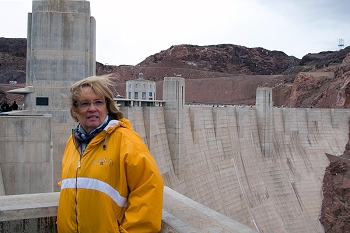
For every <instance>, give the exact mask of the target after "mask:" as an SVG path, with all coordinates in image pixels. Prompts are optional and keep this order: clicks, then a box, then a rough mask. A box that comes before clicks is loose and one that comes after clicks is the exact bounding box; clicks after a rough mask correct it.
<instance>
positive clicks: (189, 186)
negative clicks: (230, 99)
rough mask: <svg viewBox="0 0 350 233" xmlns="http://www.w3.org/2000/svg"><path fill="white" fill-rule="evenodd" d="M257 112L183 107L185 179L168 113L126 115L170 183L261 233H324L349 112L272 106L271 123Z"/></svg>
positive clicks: (151, 110) (143, 110)
mask: <svg viewBox="0 0 350 233" xmlns="http://www.w3.org/2000/svg"><path fill="white" fill-rule="evenodd" d="M265 107H266V106H265ZM257 108H259V107H255V106H228V107H213V106H206V105H185V106H184V108H183V110H182V112H181V114H183V118H182V119H183V122H182V124H183V127H182V128H183V133H182V135H181V137H182V139H183V140H182V141H183V143H184V145H183V147H184V156H181V157H179V159H180V160H182V161H180V162H179V163H176V166H178V165H179V164H181V166H182V167H181V168H180V171H181V174H176V172H175V171H174V166H173V165H174V164H173V161H174V160H173V158H172V156H171V154H170V153H171V152H170V151H171V150H170V149H169V148H170V147H171V145H169V143H168V137H167V133H168V132H169V131H173V129H168V128H167V127H166V125H167V122H166V120H167V118H166V117H164V109H163V108H142V107H139V108H137V107H136V108H122V109H121V110H122V111H123V112H124V114H125V116H126V117H127V118H129V119H130V120H131V122H132V124H133V126H134V129H135V130H136V131H137V132H139V133H140V135H141V137H142V138H143V139H144V141H145V142H146V143H147V144H148V146H149V148H150V150H151V152H152V154H153V155H154V157H155V159H156V161H157V163H158V165H159V168H160V170H161V172H162V174H163V178H164V181H165V185H167V186H169V187H170V188H172V189H174V190H176V191H178V192H180V193H182V194H184V195H185V196H187V197H189V198H191V199H193V200H195V201H197V202H200V203H202V204H204V205H206V206H208V207H210V208H212V209H214V210H217V211H218V212H220V213H222V214H225V215H226V216H228V217H230V218H232V219H235V220H236V221H239V222H241V223H243V224H245V225H248V226H250V227H252V228H254V229H257V230H258V231H260V232H324V230H323V227H322V225H321V224H320V222H319V220H318V219H319V216H320V210H321V204H322V180H323V175H324V171H325V168H326V167H327V166H328V164H329V160H328V158H327V156H326V154H325V153H328V154H333V155H341V154H342V153H343V151H344V148H345V145H346V143H347V141H348V129H349V126H348V119H349V116H350V110H347V109H312V108H299V109H295V108H275V107H271V106H270V107H269V108H270V109H269V110H268V111H267V112H268V113H269V119H271V121H265V120H264V119H262V117H261V114H260V113H259V111H260V110H259V109H257ZM265 122H271V123H268V124H269V125H268V126H269V128H267V127H266V126H265V125H264V124H266V123H265ZM262 130H263V132H261V131H262ZM259 131H260V132H259ZM264 139H266V140H267V141H264ZM267 144H269V145H270V147H269V148H270V149H269V150H264V149H263V148H264V147H265V146H266V145H267Z"/></svg>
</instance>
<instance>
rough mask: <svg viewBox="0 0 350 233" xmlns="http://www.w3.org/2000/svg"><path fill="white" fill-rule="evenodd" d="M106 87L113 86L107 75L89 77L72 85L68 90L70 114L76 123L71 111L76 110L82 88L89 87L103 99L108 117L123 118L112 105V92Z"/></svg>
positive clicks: (116, 107) (114, 105)
mask: <svg viewBox="0 0 350 233" xmlns="http://www.w3.org/2000/svg"><path fill="white" fill-rule="evenodd" d="M108 85H113V82H112V81H111V78H110V76H108V75H103V76H91V77H87V78H84V79H82V80H80V81H78V82H76V83H74V84H73V85H72V86H71V88H70V92H71V98H70V113H71V116H72V117H73V119H75V120H76V121H78V119H77V118H76V117H74V115H73V111H74V110H77V108H78V100H79V98H80V95H81V89H82V88H83V87H90V88H91V89H92V90H93V91H94V92H95V93H96V94H97V95H99V96H102V97H104V100H105V102H106V106H107V109H108V115H110V116H111V117H112V118H114V119H116V120H119V119H121V118H123V113H122V112H121V111H119V108H118V106H117V105H116V104H115V103H114V100H113V92H112V91H111V89H109V87H108Z"/></svg>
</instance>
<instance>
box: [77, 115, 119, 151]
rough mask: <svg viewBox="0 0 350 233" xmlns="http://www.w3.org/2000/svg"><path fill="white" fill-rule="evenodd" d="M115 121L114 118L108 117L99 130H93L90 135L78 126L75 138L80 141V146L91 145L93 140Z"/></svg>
mask: <svg viewBox="0 0 350 233" xmlns="http://www.w3.org/2000/svg"><path fill="white" fill-rule="evenodd" d="M111 120H113V119H112V117H110V116H108V115H107V116H106V118H105V119H104V121H103V123H102V124H101V125H100V126H98V127H97V128H95V129H93V130H92V131H91V132H90V133H89V134H87V133H86V132H85V130H84V129H83V127H82V126H81V125H80V123H79V124H78V126H77V128H76V129H74V137H75V138H76V139H77V140H78V142H79V143H80V144H86V145H87V144H89V142H90V141H91V139H93V138H94V137H95V136H96V135H97V134H98V133H100V132H101V131H102V130H103V129H104V128H105V127H106V126H107V125H108V123H109V122H110V121H111Z"/></svg>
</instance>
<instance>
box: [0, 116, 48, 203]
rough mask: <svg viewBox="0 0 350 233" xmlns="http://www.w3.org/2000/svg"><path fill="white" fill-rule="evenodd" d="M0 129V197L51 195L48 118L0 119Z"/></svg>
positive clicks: (8, 117)
mask: <svg viewBox="0 0 350 233" xmlns="http://www.w3.org/2000/svg"><path fill="white" fill-rule="evenodd" d="M0 129H1V130H0V171H1V173H2V177H3V179H1V181H0V184H1V183H3V187H4V192H3V195H4V194H6V195H14V194H25V193H45V192H52V191H53V173H52V171H53V158H52V138H51V135H52V128H51V115H36V116H33V115H31V116H21V115H17V116H14V115H7V116H6V115H3V116H0ZM0 177H1V175H0ZM0 193H1V192H0ZM0 208H1V207H0Z"/></svg>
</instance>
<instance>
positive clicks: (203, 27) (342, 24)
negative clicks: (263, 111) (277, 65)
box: [0, 0, 350, 65]
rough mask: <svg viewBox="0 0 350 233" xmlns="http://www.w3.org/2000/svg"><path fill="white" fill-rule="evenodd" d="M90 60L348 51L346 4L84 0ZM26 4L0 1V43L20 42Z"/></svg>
mask: <svg viewBox="0 0 350 233" xmlns="http://www.w3.org/2000/svg"><path fill="white" fill-rule="evenodd" d="M89 2H90V7H91V16H93V17H94V18H95V20H96V24H97V29H96V31H97V32H96V38H97V44H96V46H97V51H96V53H97V55H96V60H97V61H98V62H101V63H104V64H106V63H108V64H109V65H136V64H137V63H139V62H141V61H143V60H144V59H145V58H146V57H148V56H150V55H153V54H155V53H158V52H160V51H162V50H166V49H168V48H169V47H170V46H172V45H179V44H192V45H216V44H235V45H242V46H245V47H249V48H253V47H263V48H265V49H268V50H278V51H283V52H285V53H286V54H288V55H293V56H296V57H298V58H302V57H303V56H304V55H306V54H307V53H318V52H321V51H329V50H330V51H335V50H338V43H339V39H340V38H341V39H344V44H345V46H347V45H349V44H350V16H349V9H350V1H348V0H212V1H209V0H176V1H170V0H168V1H164V0H148V1H146V0H127V1H117V0H90V1H89ZM28 12H32V1H31V0H10V1H9V0H0V37H6V38H26V37H27V17H28Z"/></svg>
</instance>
